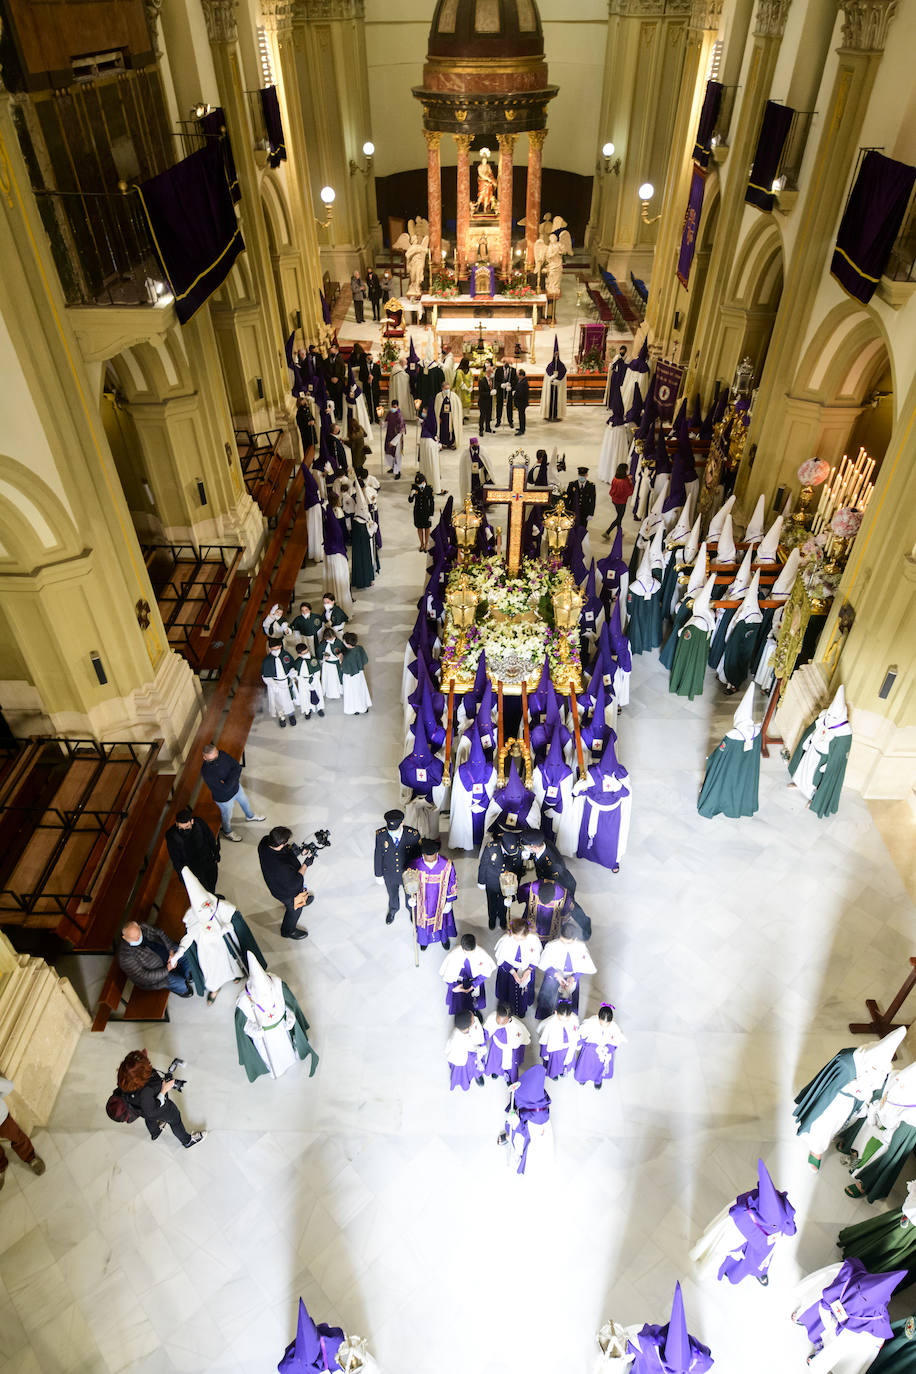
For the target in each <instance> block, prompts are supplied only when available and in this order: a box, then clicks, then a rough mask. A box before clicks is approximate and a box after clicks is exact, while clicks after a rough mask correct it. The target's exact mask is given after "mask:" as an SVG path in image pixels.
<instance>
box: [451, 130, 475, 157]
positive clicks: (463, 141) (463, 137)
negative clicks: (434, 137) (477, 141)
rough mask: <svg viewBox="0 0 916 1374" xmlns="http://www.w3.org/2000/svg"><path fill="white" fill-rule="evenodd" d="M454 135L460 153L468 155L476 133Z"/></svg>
mask: <svg viewBox="0 0 916 1374" xmlns="http://www.w3.org/2000/svg"><path fill="white" fill-rule="evenodd" d="M452 137H453V139H454V140H455V147H456V148H457V149H458V151H459V153H463V154H464V156H465V157H467V155H468V153H469V152H470V151H471V144H472V143H473V142H474V135H473V134H453V135H452Z"/></svg>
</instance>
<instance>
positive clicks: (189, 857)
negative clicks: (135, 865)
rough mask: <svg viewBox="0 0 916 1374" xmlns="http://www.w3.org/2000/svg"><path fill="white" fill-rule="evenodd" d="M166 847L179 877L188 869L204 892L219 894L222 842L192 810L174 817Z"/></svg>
mask: <svg viewBox="0 0 916 1374" xmlns="http://www.w3.org/2000/svg"><path fill="white" fill-rule="evenodd" d="M165 847H166V849H167V850H168V851H169V858H170V859H171V860H172V867H173V868H174V870H175V872H176V873H177V874H178V875H179V877H180V876H181V870H182V869H183V868H185V867H187V868H189V869H190V870H191V872H192V873H193V874H194V877H195V878H196V879H197V881H198V882H199V883H200V885H201V887H202V888H204V889H205V890H206V891H207V892H216V881H217V878H218V876H219V840H218V839H217V838H216V836H215V835H214V833H213V831H212V830H211V829H210V827H209V825H207V822H206V821H202V820H201V818H200V816H195V815H194V812H193V811H192V810H191V808H190V806H185V807H182V809H181V810H180V811H179V812H178V815H177V816H176V817H175V824H174V825H172V826H169V828H168V830H167V831H166V832H165Z"/></svg>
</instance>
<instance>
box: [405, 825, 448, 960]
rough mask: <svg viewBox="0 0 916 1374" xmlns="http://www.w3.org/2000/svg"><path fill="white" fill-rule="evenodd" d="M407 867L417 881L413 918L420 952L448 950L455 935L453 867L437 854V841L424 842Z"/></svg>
mask: <svg viewBox="0 0 916 1374" xmlns="http://www.w3.org/2000/svg"><path fill="white" fill-rule="evenodd" d="M409 867H410V868H413V869H416V871H417V873H418V874H419V877H420V890H419V892H418V893H417V897H416V912H415V916H414V920H415V922H416V927H417V942H418V944H419V946H420V949H421V950H424V949H426V948H427V947H428V946H429V945H436V944H441V946H442V948H443V949H449V948H450V946H451V941H452V938H453V937H454V936H457V934H458V931H457V930H456V928H455V917H454V916H453V915H452V908H453V907H454V905H455V902H456V900H457V897H458V879H457V877H456V875H455V865H454V864H453V863H452V862H451V860H450V859H446V858H444V857H443V856H442V855H441V854H440V853H439V841H438V840H424V841H423V844H422V850H421V854H420V857H419V859H415V860H414V862H413V863H412V864H410V865H409Z"/></svg>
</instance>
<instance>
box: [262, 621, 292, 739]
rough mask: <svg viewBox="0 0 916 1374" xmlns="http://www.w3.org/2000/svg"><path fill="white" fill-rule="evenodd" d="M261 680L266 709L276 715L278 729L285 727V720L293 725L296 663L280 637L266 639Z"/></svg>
mask: <svg viewBox="0 0 916 1374" xmlns="http://www.w3.org/2000/svg"><path fill="white" fill-rule="evenodd" d="M261 681H262V682H263V683H264V686H265V687H266V688H267V710H268V712H269V714H270V715H272V716H276V718H277V724H278V725H279V726H280V729H281V730H285V729H286V723H287V721H288V722H289V724H290V725H295V724H296V704H295V701H294V699H293V691H294V690H295V689H296V686H297V681H298V679H297V677H296V663H295V660H294V658H293V656H292V654H291V653H289V652H288V651H287V650H286V649H284V647H283V641H282V639H271V640H268V652H267V655H266V657H265V659H264V662H263V663H262V664H261ZM297 695H298V693H297Z"/></svg>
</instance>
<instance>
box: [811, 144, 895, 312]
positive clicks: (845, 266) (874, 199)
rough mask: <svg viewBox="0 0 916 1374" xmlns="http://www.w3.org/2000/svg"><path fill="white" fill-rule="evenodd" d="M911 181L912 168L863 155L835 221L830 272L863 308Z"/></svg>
mask: <svg viewBox="0 0 916 1374" xmlns="http://www.w3.org/2000/svg"><path fill="white" fill-rule="evenodd" d="M914 180H916V168H914V167H910V166H909V165H908V164H907V163H905V162H895V161H894V159H893V158H892V157H885V156H884V155H883V154H882V153H876V152H867V153H866V154H865V157H864V158H863V159H862V166H861V167H860V168H859V175H858V176H857V177H856V181H855V185H854V186H853V188H852V193H851V195H850V197H849V201H848V203H847V206H846V210H845V213H844V215H843V218H842V220H841V221H840V230H839V233H838V234H837V237H836V248H835V249H834V252H833V261H832V262H831V264H830V271H831V273H832V274H833V276H835V277H836V279H837V281H838V282H839V283H840V285H841V286H842V287H843V288H844V289H845V290H846V291H848V292H849V294H850V296H854V297H855V298H856V300H857V301H862V302H863V304H866V303H867V302H868V301H870V300H871V298H872V296H873V295H874V293H875V288H876V287H877V285H878V282H879V281H880V279H881V273H882V272H883V271H884V269H885V267H886V266H887V260H888V258H889V257H890V254H891V249H892V248H893V246H894V243H895V241H896V238H897V235H898V233H899V232H900V226H901V224H902V223H903V217H904V215H905V214H906V207H907V204H908V203H909V199H910V195H911V193H912V190H913V182H914Z"/></svg>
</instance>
